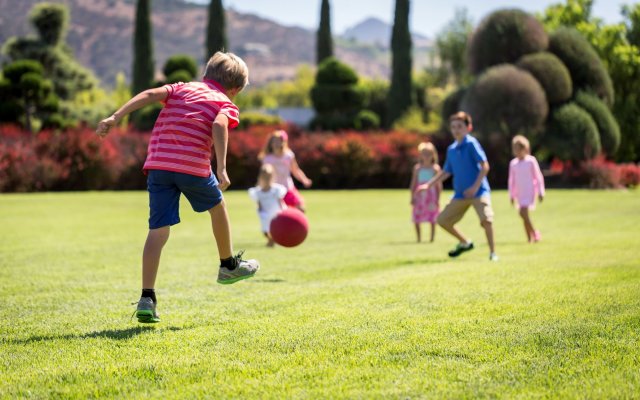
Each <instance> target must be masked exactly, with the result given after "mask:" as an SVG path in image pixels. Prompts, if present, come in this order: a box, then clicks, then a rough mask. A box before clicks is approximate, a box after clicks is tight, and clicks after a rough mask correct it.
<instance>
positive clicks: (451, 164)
mask: <svg viewBox="0 0 640 400" xmlns="http://www.w3.org/2000/svg"><path fill="white" fill-rule="evenodd" d="M483 161H487V155H486V154H484V150H483V149H482V146H481V145H480V142H478V139H476V138H474V137H473V136H471V135H469V134H467V135H466V136H465V137H464V139H462V142H460V143H458V141H457V140H456V141H455V142H453V144H451V145H450V146H449V147H448V148H447V160H446V161H445V163H444V168H443V169H444V171H445V172H448V173H450V174H451V175H453V190H454V192H455V193H454V195H453V198H454V199H464V191H465V190H467V189H468V188H469V187H471V185H473V183H474V182H475V181H476V179H477V178H478V174H479V173H480V170H481V169H482V167H480V163H481V162H483ZM490 192H491V189H490V188H489V181H487V177H486V176H485V177H484V178H483V179H482V183H481V184H480V189H478V192H477V193H476V195H475V197H481V196H483V195H487V194H489V193H490Z"/></svg>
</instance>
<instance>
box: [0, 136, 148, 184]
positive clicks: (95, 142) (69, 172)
mask: <svg viewBox="0 0 640 400" xmlns="http://www.w3.org/2000/svg"><path fill="white" fill-rule="evenodd" d="M148 140H149V135H148V134H141V133H125V132H122V131H120V130H114V131H113V132H112V133H111V134H110V135H109V136H107V138H105V139H100V138H99V137H98V136H97V135H96V134H95V133H94V131H93V130H91V129H89V128H78V129H72V130H68V131H65V132H56V131H42V132H40V133H37V134H32V133H30V132H25V131H22V130H20V129H19V128H16V127H13V126H0V191H2V192H26V191H42V190H87V189H111V188H131V189H132V188H140V187H141V185H144V177H142V178H134V179H133V180H135V184H129V182H128V180H129V179H131V178H133V177H134V175H133V174H132V171H134V170H135V171H136V174H135V175H136V176H139V175H141V173H140V170H141V168H142V164H143V162H144V157H145V153H146V145H147V143H148ZM142 187H144V186H142Z"/></svg>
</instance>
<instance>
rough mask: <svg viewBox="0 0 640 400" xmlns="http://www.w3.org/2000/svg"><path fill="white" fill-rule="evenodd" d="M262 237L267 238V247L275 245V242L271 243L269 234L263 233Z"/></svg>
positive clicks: (271, 239)
mask: <svg viewBox="0 0 640 400" xmlns="http://www.w3.org/2000/svg"><path fill="white" fill-rule="evenodd" d="M264 237H266V238H267V247H273V246H274V245H275V243H276V242H274V241H273V238H272V237H271V234H270V233H269V232H264Z"/></svg>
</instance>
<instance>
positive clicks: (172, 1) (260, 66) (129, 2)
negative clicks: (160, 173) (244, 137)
mask: <svg viewBox="0 0 640 400" xmlns="http://www.w3.org/2000/svg"><path fill="white" fill-rule="evenodd" d="M50 1H53V2H57V3H63V4H67V5H68V6H69V7H70V9H71V23H70V26H69V33H68V35H67V41H68V43H69V45H70V46H71V48H72V49H73V51H74V53H75V55H76V57H77V58H78V60H79V61H80V62H81V63H82V64H83V65H85V66H87V67H89V68H91V69H92V70H93V71H95V73H96V75H97V76H98V77H99V78H100V79H101V80H102V81H103V82H104V83H106V84H107V85H111V84H113V82H114V80H115V76H116V74H117V73H118V72H120V71H122V72H124V73H125V75H126V76H127V78H130V71H131V64H132V40H133V19H134V16H135V1H134V0H50ZM38 2H40V1H38V0H0V43H4V42H5V41H6V39H7V38H9V37H11V36H15V35H20V36H24V35H27V34H33V33H34V32H33V30H32V28H31V27H30V25H29V23H28V20H27V15H28V13H29V10H30V9H31V7H32V6H33V5H34V4H36V3H38ZM152 21H153V37H154V55H155V61H156V70H157V71H160V69H161V68H162V65H163V64H164V62H165V60H166V59H167V58H168V57H169V56H171V55H173V54H178V53H186V54H189V55H191V56H193V57H195V58H196V59H197V60H198V61H199V62H200V63H203V62H204V57H205V56H204V32H205V27H206V23H207V7H206V6H204V5H198V4H193V3H186V2H184V1H182V0H153V2H152ZM227 26H228V35H229V46H230V50H231V51H233V52H235V53H237V54H239V55H240V56H242V57H243V58H244V59H245V61H246V62H247V64H248V65H249V68H250V71H251V72H250V76H251V82H252V83H253V84H261V83H265V82H267V81H270V80H287V79H290V78H291V77H293V75H294V73H295V70H296V68H297V66H298V65H299V64H302V63H308V64H313V63H314V62H315V32H314V31H311V30H307V29H303V28H298V27H286V26H282V25H280V24H278V23H276V22H273V21H270V20H267V19H264V18H261V17H258V16H255V15H252V14H243V13H239V12H236V11H234V10H227ZM372 47H373V46H372V45H370V44H361V43H358V42H357V41H349V43H343V41H340V40H337V45H336V55H337V56H338V57H339V58H340V59H341V60H342V61H343V62H345V63H347V64H349V65H351V66H352V67H354V68H355V69H356V71H358V73H359V74H361V75H364V76H368V77H378V78H388V76H389V74H390V68H389V64H390V54H389V53H388V51H384V50H383V51H380V50H379V49H373V48H372ZM416 64H417V65H420V62H419V61H418V62H417V63H416Z"/></svg>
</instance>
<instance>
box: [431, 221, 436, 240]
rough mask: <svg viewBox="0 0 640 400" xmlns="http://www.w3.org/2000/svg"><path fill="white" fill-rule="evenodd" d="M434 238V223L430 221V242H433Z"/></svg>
mask: <svg viewBox="0 0 640 400" xmlns="http://www.w3.org/2000/svg"><path fill="white" fill-rule="evenodd" d="M435 238H436V224H434V223H433V222H432V223H431V243H433V241H434V240H435Z"/></svg>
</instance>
